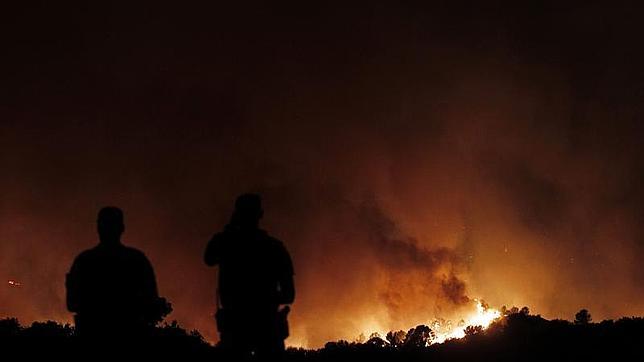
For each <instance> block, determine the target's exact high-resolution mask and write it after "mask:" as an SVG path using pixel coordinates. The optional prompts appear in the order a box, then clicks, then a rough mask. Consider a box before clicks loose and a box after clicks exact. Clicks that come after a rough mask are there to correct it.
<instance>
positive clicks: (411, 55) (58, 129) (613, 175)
mask: <svg viewBox="0 0 644 362" xmlns="http://www.w3.org/2000/svg"><path fill="white" fill-rule="evenodd" d="M137 3H138V2H137ZM213 3H215V4H213ZM235 3H240V2H235ZM348 3H349V2H347V1H345V2H338V3H335V4H333V3H331V2H327V1H319V2H312V1H294V2H278V1H262V2H241V4H238V5H222V4H218V2H211V4H209V5H207V6H206V5H185V4H184V3H179V2H177V3H176V4H175V5H172V6H170V5H168V6H166V5H159V4H157V3H156V2H151V3H149V4H134V2H132V3H131V4H128V5H127V6H117V5H114V4H111V3H106V4H96V3H91V4H84V5H82V6H79V7H63V5H61V4H60V3H59V2H51V1H44V2H43V4H41V5H38V4H36V3H35V2H33V3H31V4H30V7H29V8H27V7H24V8H21V7H19V6H18V5H13V7H11V6H9V7H8V6H7V5H3V9H2V11H0V24H1V25H0V40H1V43H0V44H1V48H0V187H1V190H2V191H1V194H0V281H1V282H2V283H3V284H0V318H1V317H6V316H16V317H18V318H19V319H20V320H21V322H23V323H25V322H31V321H33V320H43V319H56V320H59V321H71V318H72V316H71V314H69V313H68V312H67V311H66V310H65V303H64V294H65V293H64V292H65V290H64V276H65V273H66V272H67V271H68V270H69V267H70V265H71V262H72V260H73V258H74V257H75V256H76V255H77V254H78V253H79V252H80V251H81V250H83V249H87V248H90V247H92V246H93V245H95V244H96V243H97V240H98V239H97V235H96V228H95V221H96V213H97V211H98V209H99V208H100V207H101V206H105V205H115V206H119V207H121V208H122V209H123V210H124V212H125V218H126V219H125V222H126V232H125V234H124V236H123V241H124V243H125V244H127V245H131V246H134V247H137V248H139V249H141V250H143V251H144V252H145V253H146V254H147V255H148V257H149V258H150V260H151V262H152V263H153V265H154V267H155V271H156V274H157V279H158V283H159V289H160V293H161V295H163V296H165V297H167V298H168V299H169V300H170V301H171V302H172V303H173V307H174V312H173V313H172V314H171V315H170V316H169V318H170V319H177V320H178V321H179V322H180V323H181V324H182V325H183V326H185V327H186V328H188V329H193V328H196V329H199V330H200V331H201V332H202V333H203V334H204V335H205V336H207V338H208V339H209V340H211V341H215V340H216V339H217V333H216V328H215V325H214V320H213V319H212V316H211V315H212V313H213V311H214V295H215V292H214V290H215V281H216V270H215V269H209V268H207V267H206V266H205V265H204V264H203V262H202V253H203V251H204V248H205V245H206V242H207V241H208V239H209V238H210V236H211V235H212V234H213V233H214V232H216V231H218V230H220V229H221V228H222V227H223V226H224V224H225V223H226V222H227V220H228V218H229V216H230V212H231V210H232V205H233V202H234V199H235V197H236V196H237V195H238V194H239V193H242V192H247V191H253V192H259V193H261V194H262V195H263V196H264V202H265V210H266V217H265V219H264V222H263V227H265V228H266V229H267V230H268V231H269V232H270V233H271V234H272V235H275V236H276V237H278V238H280V239H282V240H283V241H284V243H285V245H286V246H287V248H288V249H289V250H290V252H291V254H292V256H293V261H294V265H295V270H296V288H297V298H296V303H295V304H294V306H293V312H292V315H291V316H292V318H291V334H292V337H291V338H290V339H289V340H288V341H287V342H289V343H291V344H294V345H303V346H313V347H315V346H320V345H323V344H324V342H326V341H328V340H332V339H338V338H348V339H352V338H354V337H356V336H357V335H358V334H359V333H361V332H364V333H368V332H370V331H371V329H381V330H390V329H407V328H410V327H412V326H415V325H417V324H420V323H423V321H426V320H428V319H430V318H435V317H445V318H457V317H458V316H459V313H460V312H462V310H463V308H465V307H466V306H467V305H468V303H467V301H468V300H470V299H471V298H482V299H484V300H485V301H487V302H488V303H490V305H493V306H495V307H497V308H500V306H501V305H507V306H512V305H517V306H523V305H527V306H529V307H530V309H531V311H533V312H534V313H540V314H542V315H543V316H544V317H548V318H565V319H572V318H573V316H574V313H575V312H576V311H578V310H579V309H581V308H588V309H589V310H590V311H591V313H592V315H593V318H594V319H595V320H601V319H604V318H615V317H619V316H624V315H626V316H630V315H642V314H644V269H643V268H642V265H641V261H642V259H643V257H644V220H643V216H642V215H644V159H642V157H641V156H640V155H641V154H644V144H643V142H642V141H643V140H644V123H643V116H644V109H643V108H642V104H643V100H644V48H643V47H642V45H641V43H642V35H644V32H643V31H642V29H641V28H642V25H641V14H642V12H641V10H642V9H636V8H634V7H633V6H625V5H624V6H622V5H616V4H615V3H614V2H608V1H606V2H604V3H599V2H593V1H578V2H565V3H566V4H565V5H562V4H560V3H561V2H560V1H512V2H510V1H508V2H499V1H488V2H485V3H486V5H485V6H482V5H472V4H471V3H468V2H461V1H436V2H431V1H426V2H420V1H419V2H411V1H395V2H394V1H392V2H390V3H381V2H379V4H373V2H369V3H363V4H358V3H354V4H348ZM517 3H520V4H517ZM9 280H16V281H18V282H20V283H22V285H20V286H15V285H11V284H9V283H8V281H9Z"/></svg>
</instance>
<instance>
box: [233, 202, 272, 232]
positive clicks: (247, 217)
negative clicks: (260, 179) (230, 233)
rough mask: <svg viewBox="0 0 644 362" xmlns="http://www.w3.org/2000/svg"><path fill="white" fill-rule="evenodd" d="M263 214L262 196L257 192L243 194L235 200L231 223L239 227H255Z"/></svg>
mask: <svg viewBox="0 0 644 362" xmlns="http://www.w3.org/2000/svg"><path fill="white" fill-rule="evenodd" d="M262 216H264V210H263V209H262V198H261V196H259V195H258V194H243V195H240V196H239V197H237V200H236V201H235V211H234V212H233V217H232V222H231V223H232V224H234V225H236V226H240V227H257V225H258V224H259V219H261V218H262Z"/></svg>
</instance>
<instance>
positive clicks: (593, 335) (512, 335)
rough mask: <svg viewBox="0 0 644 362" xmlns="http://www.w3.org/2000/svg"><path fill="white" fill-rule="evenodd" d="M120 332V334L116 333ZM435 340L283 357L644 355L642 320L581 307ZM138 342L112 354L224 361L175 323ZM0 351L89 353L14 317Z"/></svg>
mask: <svg viewBox="0 0 644 362" xmlns="http://www.w3.org/2000/svg"><path fill="white" fill-rule="evenodd" d="M126 327H127V326H124V328H126ZM120 332H125V331H115V333H120ZM246 333H247V336H246V337H247V338H249V339H252V338H255V337H256V333H257V331H255V330H253V328H252V326H249V328H247V331H246ZM434 338H435V334H434V332H433V331H432V329H431V328H430V327H428V326H426V325H418V326H416V327H414V328H411V329H410V330H408V331H390V332H389V333H387V334H386V335H385V336H380V335H378V334H373V335H371V336H370V337H369V338H368V339H366V340H364V341H352V342H350V341H346V340H339V341H333V342H328V343H326V345H325V346H324V347H323V348H320V349H303V348H289V349H287V351H286V354H285V355H284V357H283V359H284V360H286V361H293V362H296V361H302V362H305V361H308V362H314V361H319V362H326V361H360V360H366V361H421V360H422V361H487V360H490V361H491V360H494V361H519V360H521V361H542V360H548V361H592V360H608V361H614V360H633V361H634V360H641V357H644V353H643V352H642V346H643V343H644V318H641V317H624V318H620V319H618V320H604V321H601V322H599V323H594V322H593V321H592V317H591V315H590V313H589V312H588V311H587V310H585V309H582V310H581V311H579V312H578V313H577V314H576V315H575V319H574V321H572V322H570V321H566V320H557V319H555V320H547V319H544V318H542V317H541V316H540V315H532V314H530V313H529V310H528V308H522V309H518V308H511V309H507V310H505V311H504V315H503V316H502V317H501V318H499V319H498V320H497V321H495V322H493V323H492V324H491V325H490V326H489V327H488V328H486V329H483V328H482V327H480V326H470V328H467V329H466V333H465V337H464V338H462V339H453V340H448V341H446V342H444V343H434V342H433V339H434ZM137 343H139V344H138V346H137V347H138V349H131V348H130V349H128V350H127V352H124V351H117V350H115V351H112V352H114V353H119V354H121V355H122V354H123V353H127V354H128V355H132V354H135V353H137V352H138V353H141V354H144V355H145V356H147V357H154V358H157V357H158V358H162V357H169V356H175V357H177V358H182V359H188V360H204V361H205V360H227V358H226V357H227V356H226V355H225V354H223V353H222V351H220V349H219V348H218V347H217V346H213V345H211V344H209V343H208V342H207V341H205V339H204V338H203V336H202V335H201V334H200V333H199V332H198V331H196V330H193V331H188V330H185V329H183V328H181V326H179V325H178V324H177V322H176V321H172V322H170V323H167V322H161V323H158V324H157V325H156V326H155V327H154V328H153V331H152V333H151V334H150V335H149V337H148V338H147V339H144V340H140V341H138V342H137ZM0 347H1V348H2V351H3V352H2V355H8V354H10V353H18V355H22V356H25V355H32V356H43V355H44V356H47V357H48V358H54V357H58V356H66V357H68V358H73V357H78V358H81V357H82V356H83V355H84V354H85V353H89V352H86V351H84V350H83V348H82V345H80V343H79V339H78V336H77V335H76V330H75V328H74V327H73V326H71V325H69V324H65V325H63V324H60V323H58V322H54V321H47V322H34V323H32V324H31V325H30V326H22V325H20V323H19V322H18V320H17V319H15V318H6V319H1V320H0ZM109 347H110V346H107V347H106V351H109V350H110V348H109ZM91 353H92V355H96V353H95V352H91ZM106 353H107V352H106ZM108 354H109V353H108ZM626 358H628V359H626Z"/></svg>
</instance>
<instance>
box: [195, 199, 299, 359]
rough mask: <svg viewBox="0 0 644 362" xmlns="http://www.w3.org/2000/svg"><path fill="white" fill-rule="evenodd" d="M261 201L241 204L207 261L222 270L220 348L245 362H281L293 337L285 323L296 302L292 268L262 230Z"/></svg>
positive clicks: (210, 246) (208, 251) (276, 242)
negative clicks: (250, 361) (259, 361)
mask: <svg viewBox="0 0 644 362" xmlns="http://www.w3.org/2000/svg"><path fill="white" fill-rule="evenodd" d="M263 214H264V211H263V210H262V201H261V198H260V196H259V195H256V194H244V195H241V196H239V197H238V198H237V200H236V202H235V210H234V212H233V214H232V217H231V219H230V223H229V224H228V225H226V227H225V228H224V230H223V231H222V232H220V233H217V234H215V235H214V236H213V237H212V239H211V240H210V242H209V243H208V246H207V248H206V252H205V256H204V260H205V262H206V264H207V265H209V266H215V265H218V266H219V288H218V292H217V299H218V301H217V306H218V310H217V315H216V317H217V329H218V330H219V334H220V340H221V341H220V346H221V348H222V349H223V350H224V351H226V352H227V353H229V354H232V355H235V356H236V357H240V358H248V357H251V356H255V357H258V358H260V359H275V358H279V357H280V355H281V354H282V353H283V352H284V339H286V337H287V336H288V325H287V321H286V317H287V314H288V312H289V310H290V309H289V307H288V306H286V307H284V308H282V309H281V310H280V309H279V308H280V306H281V305H285V304H286V305H288V304H292V303H293V300H294V299H295V287H294V284H293V264H292V262H291V257H290V255H289V253H288V251H287V250H286V248H285V247H284V245H283V244H282V242H281V241H279V240H277V239H275V238H273V237H271V236H269V235H268V234H267V233H266V232H265V231H264V230H262V229H260V228H259V220H260V219H261V218H262V216H263Z"/></svg>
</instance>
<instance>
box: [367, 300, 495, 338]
mask: <svg viewBox="0 0 644 362" xmlns="http://www.w3.org/2000/svg"><path fill="white" fill-rule="evenodd" d="M473 302H474V303H475V305H474V308H473V311H472V312H471V313H470V314H468V315H467V316H466V317H465V318H463V319H461V320H460V322H458V323H456V324H455V323H453V322H452V321H451V320H445V319H435V320H434V321H432V322H430V323H429V324H428V325H427V326H428V327H429V328H430V329H431V331H432V332H433V333H432V334H433V336H432V337H431V338H430V339H429V340H427V344H426V346H429V345H430V344H435V343H443V342H445V341H447V340H450V339H460V338H463V337H465V334H466V330H467V328H468V327H472V328H479V329H481V330H485V329H487V327H489V326H490V324H492V322H494V321H495V320H497V319H499V318H501V316H502V314H501V312H500V311H498V310H496V309H494V308H490V307H489V306H488V305H487V304H486V303H485V302H482V301H480V300H478V299H474V300H473ZM365 327H370V328H364V329H363V330H365V331H374V330H375V331H377V332H374V333H372V334H371V335H372V336H384V335H385V334H386V333H382V332H381V331H382V330H383V329H382V328H376V327H378V325H377V323H375V322H371V323H366V325H365ZM365 336H366V335H365V334H364V333H363V334H361V335H360V336H359V337H358V338H357V339H356V341H357V342H364V341H365Z"/></svg>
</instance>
